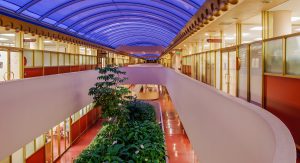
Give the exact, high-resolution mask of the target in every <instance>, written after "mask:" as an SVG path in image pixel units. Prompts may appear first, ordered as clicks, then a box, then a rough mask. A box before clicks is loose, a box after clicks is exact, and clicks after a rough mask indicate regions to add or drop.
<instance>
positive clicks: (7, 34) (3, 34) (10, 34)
mask: <svg viewBox="0 0 300 163" xmlns="http://www.w3.org/2000/svg"><path fill="white" fill-rule="evenodd" d="M0 35H1V36H7V37H14V36H15V34H13V33H2V34H0Z"/></svg>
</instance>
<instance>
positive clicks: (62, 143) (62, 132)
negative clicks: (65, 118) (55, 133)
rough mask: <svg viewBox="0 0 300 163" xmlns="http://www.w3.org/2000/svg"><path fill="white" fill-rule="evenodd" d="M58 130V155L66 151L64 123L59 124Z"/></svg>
mask: <svg viewBox="0 0 300 163" xmlns="http://www.w3.org/2000/svg"><path fill="white" fill-rule="evenodd" d="M59 128H60V153H63V152H64V151H65V150H66V128H65V122H61V123H60V124H59Z"/></svg>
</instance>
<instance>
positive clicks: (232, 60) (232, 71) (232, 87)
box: [228, 50, 237, 96]
mask: <svg viewBox="0 0 300 163" xmlns="http://www.w3.org/2000/svg"><path fill="white" fill-rule="evenodd" d="M236 81H237V78H236V51H235V50H233V51H230V52H229V79H228V82H229V94H230V95H232V96H236V83H237V82H236Z"/></svg>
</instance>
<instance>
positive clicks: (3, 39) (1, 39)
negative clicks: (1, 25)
mask: <svg viewBox="0 0 300 163" xmlns="http://www.w3.org/2000/svg"><path fill="white" fill-rule="evenodd" d="M7 40H8V39H7V38H2V37H0V41H7Z"/></svg>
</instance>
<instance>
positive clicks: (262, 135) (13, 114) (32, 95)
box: [0, 66, 296, 163]
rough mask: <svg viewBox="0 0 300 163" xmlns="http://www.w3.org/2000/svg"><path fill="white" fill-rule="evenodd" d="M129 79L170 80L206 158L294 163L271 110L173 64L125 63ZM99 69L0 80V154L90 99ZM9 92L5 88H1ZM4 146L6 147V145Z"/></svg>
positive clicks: (288, 139) (208, 162)
mask: <svg viewBox="0 0 300 163" xmlns="http://www.w3.org/2000/svg"><path fill="white" fill-rule="evenodd" d="M123 70H125V71H126V72H127V76H128V78H129V80H128V81H127V82H126V83H128V84H159V85H165V86H166V87H167V89H168V91H169V94H170V96H171V99H172V101H173V103H174V106H175V108H176V110H177V112H178V113H179V116H180V119H181V121H182V123H183V125H184V128H185V130H186V132H187V135H188V136H189V139H190V141H191V143H192V145H193V148H194V150H195V151H196V153H197V155H198V157H199V158H200V161H201V162H204V163H220V162H225V163H271V162H272V163H295V162H296V161H295V160H296V151H295V145H294V142H293V138H292V136H291V134H290V132H289V130H288V129H287V128H286V126H285V125H284V124H283V123H282V122H281V121H280V120H279V119H278V118H276V117H275V116H273V115H271V114H270V113H268V112H267V111H265V110H263V109H261V108H259V107H256V106H254V105H251V104H249V103H246V102H243V101H241V100H239V99H237V98H234V97H230V96H228V95H225V94H222V93H221V92H219V91H217V90H215V89H213V88H211V87H209V86H206V85H205V84H203V83H200V82H198V81H196V80H193V79H191V78H189V77H187V76H185V75H182V74H180V73H178V72H175V71H174V70H172V69H167V68H162V67H158V66H155V67H153V66H152V67H146V66H143V67H125V68H123ZM96 76H97V72H95V71H84V72H75V73H68V74H59V75H50V76H44V77H37V78H31V79H25V80H19V81H12V82H7V83H4V84H1V85H0V92H1V94H0V104H1V106H0V131H5V132H1V134H0V160H1V159H2V158H3V157H4V156H6V155H9V154H11V153H12V152H14V151H16V150H17V149H18V148H20V147H21V146H22V145H24V144H26V143H28V142H30V141H31V140H32V139H33V138H35V137H37V136H38V135H40V134H41V133H43V132H45V131H47V130H48V129H49V128H51V127H53V126H54V125H55V124H57V123H59V122H60V121H62V120H64V119H65V118H66V117H68V116H70V115H71V114H73V113H75V112H76V111H78V110H79V109H80V108H82V107H83V106H85V105H86V104H88V103H90V102H91V98H90V97H89V96H88V95H87V93H88V88H90V87H91V86H92V85H93V84H94V83H95V81H96V80H95V79H96ZM2 92H5V93H2ZM3 147H4V148H3Z"/></svg>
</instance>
